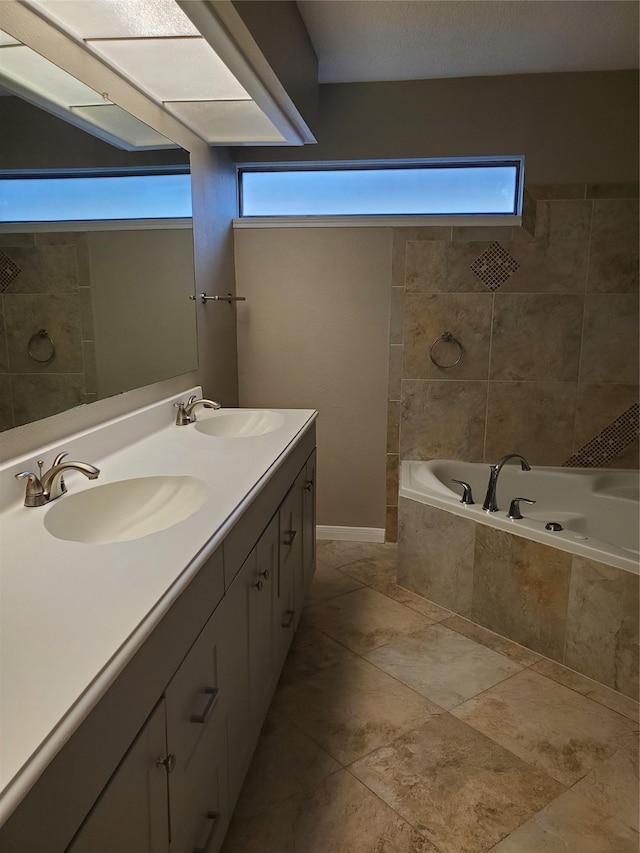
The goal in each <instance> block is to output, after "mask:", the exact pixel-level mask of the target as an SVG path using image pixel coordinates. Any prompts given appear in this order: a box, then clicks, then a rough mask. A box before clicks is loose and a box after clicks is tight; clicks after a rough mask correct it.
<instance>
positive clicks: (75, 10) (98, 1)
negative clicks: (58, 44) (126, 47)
mask: <svg viewBox="0 0 640 853" xmlns="http://www.w3.org/2000/svg"><path fill="white" fill-rule="evenodd" d="M27 2H28V5H29V6H31V7H32V8H33V9H35V10H36V11H40V12H41V13H43V14H44V15H45V16H46V17H47V18H49V20H51V21H56V22H57V23H58V24H60V25H61V26H62V27H64V29H65V30H67V32H70V33H73V35H75V36H77V37H78V38H80V39H85V40H87V39H92V38H93V39H95V38H133V37H136V36H137V37H145V36H148V37H153V36H156V37H162V36H191V35H195V36H199V35H200V33H199V32H198V30H197V29H196V28H195V26H194V25H193V24H192V23H191V21H190V20H189V18H188V17H187V16H186V15H185V14H184V12H183V11H182V9H181V8H180V7H179V6H178V4H177V3H176V2H175V0H153V2H151V3H141V2H140V0H91V2H90V3H79V2H78V0H27Z"/></svg>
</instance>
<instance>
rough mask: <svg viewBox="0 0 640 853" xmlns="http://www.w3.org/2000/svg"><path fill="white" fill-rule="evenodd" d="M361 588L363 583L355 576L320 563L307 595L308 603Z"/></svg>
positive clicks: (314, 602) (325, 599)
mask: <svg viewBox="0 0 640 853" xmlns="http://www.w3.org/2000/svg"><path fill="white" fill-rule="evenodd" d="M361 588H362V584H361V583H360V582H359V581H357V580H356V579H355V578H350V577H349V576H348V575H345V574H343V573H342V572H340V571H338V570H337V569H332V568H330V567H329V566H327V565H325V564H324V563H318V564H317V566H316V571H315V574H314V576H313V582H312V584H311V589H310V590H309V595H308V596H307V604H316V603H317V602H319V601H327V600H328V599H329V598H335V597H336V595H343V594H344V593H345V592H352V591H353V590H354V589H361Z"/></svg>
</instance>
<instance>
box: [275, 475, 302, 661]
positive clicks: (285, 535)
mask: <svg viewBox="0 0 640 853" xmlns="http://www.w3.org/2000/svg"><path fill="white" fill-rule="evenodd" d="M303 472H304V469H303V470H302V472H300V474H299V475H298V477H297V478H296V480H295V482H294V484H293V486H292V487H291V489H289V492H288V494H287V496H286V498H285V499H284V501H283V502H282V504H281V506H280V513H279V516H280V578H281V580H282V579H283V585H284V586H285V587H286V586H288V585H289V584H293V603H292V607H291V608H289V611H290V613H289V614H287V616H286V618H283V621H282V624H285V625H286V624H288V623H289V621H290V614H291V611H292V612H293V617H292V624H293V630H294V631H295V628H296V627H297V625H298V622H299V621H300V615H301V612H302V606H303V604H304V595H303V587H304V583H303V565H302V492H303V487H302V484H303V482H304V476H303ZM301 475H302V476H301ZM284 630H285V631H286V630H287V629H284ZM291 637H293V632H291ZM291 637H289V642H290V641H291ZM287 648H288V647H287Z"/></svg>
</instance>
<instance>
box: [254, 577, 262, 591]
mask: <svg viewBox="0 0 640 853" xmlns="http://www.w3.org/2000/svg"><path fill="white" fill-rule="evenodd" d="M251 586H253V587H255V588H256V589H257V590H258V592H262V587H263V586H264V583H263V581H262V578H260V580H257V581H256V582H255V583H252V584H251Z"/></svg>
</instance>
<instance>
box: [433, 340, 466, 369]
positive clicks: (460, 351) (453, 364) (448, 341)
mask: <svg viewBox="0 0 640 853" xmlns="http://www.w3.org/2000/svg"><path fill="white" fill-rule="evenodd" d="M441 342H444V343H445V344H449V343H451V344H455V345H456V346H457V347H458V357H457V358H456V360H455V361H453V362H452V363H451V364H441V363H440V362H439V361H437V360H436V357H435V355H434V350H435V348H436V347H437V345H438V344H439V343H441ZM462 353H463V349H462V344H461V343H460V341H459V340H457V339H456V338H454V337H453V335H452V334H451V332H444V334H442V335H440V337H439V338H436V339H435V341H434V342H433V343H432V344H431V346H430V347H429V358H430V359H431V361H432V362H433V363H434V364H435V366H436V367H441V368H442V369H443V370H449V368H450V367H455V366H456V364H459V363H460V360H461V359H462Z"/></svg>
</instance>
